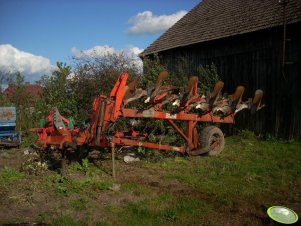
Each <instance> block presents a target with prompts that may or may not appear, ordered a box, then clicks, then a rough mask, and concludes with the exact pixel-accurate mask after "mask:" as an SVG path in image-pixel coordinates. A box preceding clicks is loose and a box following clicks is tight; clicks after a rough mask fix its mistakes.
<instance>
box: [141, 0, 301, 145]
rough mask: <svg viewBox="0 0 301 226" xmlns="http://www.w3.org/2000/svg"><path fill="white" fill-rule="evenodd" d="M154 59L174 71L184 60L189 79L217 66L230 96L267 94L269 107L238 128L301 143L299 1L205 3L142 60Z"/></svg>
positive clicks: (239, 119)
mask: <svg viewBox="0 0 301 226" xmlns="http://www.w3.org/2000/svg"><path fill="white" fill-rule="evenodd" d="M153 54H158V55H159V58H160V60H161V62H162V63H163V64H166V65H167V67H168V69H169V70H170V71H175V72H176V71H177V68H178V64H179V63H180V61H181V59H183V58H185V59H186V61H187V62H188V68H187V74H193V73H195V72H196V70H197V68H198V67H199V66H200V65H209V64H211V63H214V64H215V65H216V66H217V68H218V70H219V74H220V75H221V78H222V80H223V81H224V82H225V88H224V91H227V92H228V93H230V92H232V91H233V90H234V89H235V87H236V86H237V85H244V86H245V87H246V92H245V95H244V97H245V98H247V97H249V96H252V93H253V92H254V90H255V89H257V88H261V89H263V90H264V92H265V97H264V102H265V104H266V108H265V109H263V110H262V111H261V112H258V114H256V116H251V115H247V114H248V113H243V114H239V115H238V117H237V123H236V124H237V125H236V126H237V127H240V128H249V129H252V130H254V131H257V132H258V133H265V134H271V135H274V136H280V137H284V138H295V139H299V140H301V77H300V76H301V62H300V61H301V1H300V0H203V1H202V2H200V3H199V4H198V5H197V6H195V7H194V8H193V9H192V10H191V11H190V12H189V13H187V14H186V15H185V16H184V17H183V18H182V19H181V20H179V21H178V22H177V23H176V24H175V25H174V26H172V27H171V28H170V29H169V30H167V31H166V32H165V33H164V34H163V35H161V36H160V37H159V38H158V39H157V40H155V41H154V42H153V43H152V44H151V45H150V46H148V47H147V48H146V49H145V50H144V52H142V53H141V54H140V57H141V58H144V57H149V58H151V57H152V55H153Z"/></svg>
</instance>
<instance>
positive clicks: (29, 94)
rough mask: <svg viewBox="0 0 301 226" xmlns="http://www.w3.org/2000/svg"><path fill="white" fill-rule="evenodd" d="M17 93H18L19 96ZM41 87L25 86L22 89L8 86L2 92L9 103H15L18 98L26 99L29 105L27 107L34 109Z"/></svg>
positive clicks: (34, 85)
mask: <svg viewBox="0 0 301 226" xmlns="http://www.w3.org/2000/svg"><path fill="white" fill-rule="evenodd" d="M17 92H20V93H19V94H18V93H17ZM41 92H42V87H41V86H40V85H37V84H25V85H24V86H22V88H17V87H16V86H8V87H7V88H6V89H5V90H4V91H3V95H5V96H6V98H7V100H9V101H10V102H15V100H16V99H18V98H24V97H26V98H28V100H29V103H28V106H27V107H34V106H35V104H36V103H37V101H38V100H39V98H40V94H41Z"/></svg>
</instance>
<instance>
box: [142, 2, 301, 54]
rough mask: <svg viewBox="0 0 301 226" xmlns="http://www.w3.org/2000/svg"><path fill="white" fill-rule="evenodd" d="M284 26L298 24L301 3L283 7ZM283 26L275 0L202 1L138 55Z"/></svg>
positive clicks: (281, 7) (281, 8)
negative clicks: (284, 11)
mask: <svg viewBox="0 0 301 226" xmlns="http://www.w3.org/2000/svg"><path fill="white" fill-rule="evenodd" d="M286 17H287V23H295V22H300V21H301V0H290V1H289V3H288V4H287V5H286ZM282 24H283V6H282V5H280V4H279V3H278V0H203V1H202V2H200V3H199V4H198V5H197V6H195V7H194V8H193V9H192V10H191V11H190V12H189V13H187V14H186V15H185V16H184V17H183V18H182V19H180V20H179V21H178V22H177V23H176V24H174V25H173V26H172V27H171V28H169V29H168V30H167V31H166V32H165V33H163V34H162V35H161V36H160V37H159V38H158V39H157V40H155V41H154V42H153V43H152V44H151V45H150V46H148V47H147V48H146V49H145V50H144V51H143V52H142V53H141V54H140V56H141V57H143V56H146V55H148V54H152V53H157V52H161V51H164V50H168V49H173V48H176V47H180V46H187V45H191V44H195V43H200V42H205V41H210V40H215V39H220V38H225V37H229V36H234V35H238V34H244V33H248V32H252V31H257V30H262V29H266V28H271V27H276V26H279V25H282Z"/></svg>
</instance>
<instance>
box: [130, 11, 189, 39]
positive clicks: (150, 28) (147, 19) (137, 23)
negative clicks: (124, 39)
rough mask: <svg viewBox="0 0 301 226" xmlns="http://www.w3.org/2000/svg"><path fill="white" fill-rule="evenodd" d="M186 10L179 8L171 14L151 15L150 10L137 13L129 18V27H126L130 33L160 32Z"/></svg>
mask: <svg viewBox="0 0 301 226" xmlns="http://www.w3.org/2000/svg"><path fill="white" fill-rule="evenodd" d="M186 13H187V11H185V10H181V11H178V12H176V13H174V14H171V15H161V16H156V15H153V13H152V12H151V11H144V12H142V13H138V14H137V15H136V16H134V17H132V18H131V19H130V20H129V23H130V24H131V27H130V28H129V29H128V33H130V34H143V33H156V32H162V31H165V30H167V29H168V28H170V27H171V26H172V25H174V24H175V23H176V22H177V21H178V20H180V19H181V18H182V17H183V16H184V15H185V14H186Z"/></svg>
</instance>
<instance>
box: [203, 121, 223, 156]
mask: <svg viewBox="0 0 301 226" xmlns="http://www.w3.org/2000/svg"><path fill="white" fill-rule="evenodd" d="M200 144H201V147H202V149H204V150H208V151H207V153H208V154H209V155H218V154H219V153H221V152H222V151H223V149H224V146H225V138H224V134H223V132H222V131H221V130H220V128H218V127H216V126H208V127H205V128H204V129H203V130H202V132H201V134H200Z"/></svg>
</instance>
